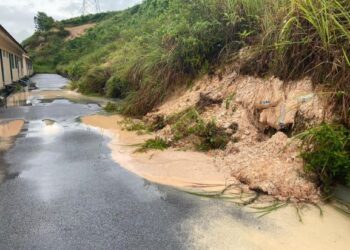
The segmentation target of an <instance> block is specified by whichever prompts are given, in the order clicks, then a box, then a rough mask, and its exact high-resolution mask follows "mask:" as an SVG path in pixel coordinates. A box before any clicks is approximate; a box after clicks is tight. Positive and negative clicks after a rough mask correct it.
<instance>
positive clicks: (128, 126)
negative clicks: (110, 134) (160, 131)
mask: <svg viewBox="0 0 350 250" xmlns="http://www.w3.org/2000/svg"><path fill="white" fill-rule="evenodd" d="M120 124H121V125H122V127H123V129H125V130H127V131H136V132H137V133H138V134H148V133H150V132H152V131H153V130H152V127H151V126H149V125H148V124H146V123H144V122H143V121H141V120H136V119H132V118H125V119H124V120H123V121H121V122H120Z"/></svg>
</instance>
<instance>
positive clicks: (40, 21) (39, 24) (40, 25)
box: [34, 11, 55, 31]
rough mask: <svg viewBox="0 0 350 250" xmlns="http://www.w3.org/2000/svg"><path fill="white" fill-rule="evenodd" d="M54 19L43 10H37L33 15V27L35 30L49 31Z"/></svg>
mask: <svg viewBox="0 0 350 250" xmlns="http://www.w3.org/2000/svg"><path fill="white" fill-rule="evenodd" d="M54 23H55V20H54V19H53V18H52V17H49V16H48V15H46V13H44V12H40V11H39V12H38V13H37V14H36V16H35V17H34V24H35V29H36V30H37V31H49V30H50V29H51V28H53V26H54Z"/></svg>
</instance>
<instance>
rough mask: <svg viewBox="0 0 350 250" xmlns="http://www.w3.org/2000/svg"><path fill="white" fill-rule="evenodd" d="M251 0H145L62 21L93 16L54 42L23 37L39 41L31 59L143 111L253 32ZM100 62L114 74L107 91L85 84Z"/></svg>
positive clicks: (255, 0)
mask: <svg viewBox="0 0 350 250" xmlns="http://www.w3.org/2000/svg"><path fill="white" fill-rule="evenodd" d="M251 1H252V3H250V1H247V0H209V1H203V0H194V1H183V0H146V1H144V2H143V3H142V4H140V5H137V6H135V7H133V8H130V9H128V10H125V11H121V12H115V13H108V14H106V15H99V16H89V17H79V18H74V19H70V20H66V21H62V22H61V24H63V25H65V26H67V25H69V26H72V25H81V24H84V23H89V22H97V25H96V26H95V27H94V28H92V29H91V30H89V31H88V32H87V33H86V34H85V35H84V36H82V37H79V38H77V39H74V40H71V41H65V40H64V38H60V39H56V41H57V45H56V41H53V38H54V37H53V36H50V37H49V38H50V43H49V44H48V45H47V46H42V45H40V44H42V43H40V42H38V40H40V36H39V35H38V34H35V35H34V38H36V39H29V41H27V42H26V43H27V44H28V46H29V47H32V48H38V47H40V50H39V51H37V50H34V49H33V50H32V53H33V55H34V61H35V63H37V62H38V63H42V62H44V61H46V60H47V62H48V63H49V64H50V65H52V64H53V65H55V67H57V69H58V71H59V72H61V73H64V74H66V75H68V76H69V77H71V78H72V79H73V80H76V81H79V83H80V84H79V86H80V88H79V89H81V90H83V91H84V90H86V89H87V90H88V92H90V91H92V90H94V91H95V90H96V91H97V93H98V94H107V95H108V96H112V97H119V96H120V97H126V98H125V105H124V113H127V114H132V115H142V114H145V113H147V112H148V111H150V110H151V109H152V108H153V107H154V106H155V105H157V104H158V103H159V102H160V101H162V100H163V99H164V98H165V97H166V96H167V95H168V94H169V93H170V92H171V91H173V89H174V88H176V86H178V85H186V84H189V83H190V82H191V81H192V80H193V79H194V78H195V77H196V76H197V75H198V74H199V73H200V72H203V70H205V69H208V68H210V67H209V66H210V65H212V64H216V63H219V62H220V60H221V58H223V57H225V56H226V55H228V52H229V51H236V50H238V49H239V48H241V47H242V46H244V45H245V44H246V43H247V42H249V38H250V37H252V36H253V35H254V34H255V29H254V27H255V25H256V20H257V19H256V17H255V11H256V10H257V9H258V8H256V4H257V3H258V2H259V1H260V2H261V1H262V0H251ZM34 44H35V46H34ZM58 44H59V45H58ZM106 64H108V65H109V66H110V67H111V69H112V71H111V77H112V76H113V77H114V78H113V79H111V80H110V82H109V84H107V91H105V90H97V89H96V88H91V79H92V77H93V75H94V74H91V72H92V71H93V69H94V68H96V67H101V66H105V65H106ZM86 74H89V75H90V76H91V77H86V76H85V75H86ZM98 77H99V76H98ZM108 79H110V78H108ZM108 79H107V80H108ZM97 80H98V82H99V80H100V79H97ZM107 80H106V81H107ZM84 85H88V86H86V87H85V86H84ZM99 86H100V87H105V86H103V84H102V83H101V84H99ZM125 86H127V88H125Z"/></svg>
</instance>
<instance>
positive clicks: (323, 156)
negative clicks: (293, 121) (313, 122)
mask: <svg viewBox="0 0 350 250" xmlns="http://www.w3.org/2000/svg"><path fill="white" fill-rule="evenodd" d="M298 138H300V139H302V140H303V145H302V152H301V157H302V158H303V159H304V161H305V163H306V164H305V170H306V171H308V172H312V173H314V174H316V176H317V178H318V180H319V182H320V185H321V187H322V189H323V191H324V192H325V193H326V194H329V193H330V192H331V191H332V187H333V185H334V184H335V183H337V182H340V183H343V184H347V185H349V186H350V131H349V130H347V129H345V128H344V127H343V126H341V125H329V124H323V125H321V126H319V127H315V128H312V129H310V130H307V131H305V132H304V133H301V134H300V135H298Z"/></svg>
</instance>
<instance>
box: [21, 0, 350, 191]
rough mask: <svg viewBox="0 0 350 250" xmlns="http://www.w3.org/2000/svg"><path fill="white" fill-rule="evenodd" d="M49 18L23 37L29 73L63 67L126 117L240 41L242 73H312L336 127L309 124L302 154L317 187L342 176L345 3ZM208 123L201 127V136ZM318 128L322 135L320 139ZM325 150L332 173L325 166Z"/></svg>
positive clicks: (267, 2)
mask: <svg viewBox="0 0 350 250" xmlns="http://www.w3.org/2000/svg"><path fill="white" fill-rule="evenodd" d="M92 22H95V23H97V25H96V26H95V27H94V28H93V29H91V30H89V31H88V32H87V33H86V34H85V35H84V36H82V37H80V38H77V39H74V40H71V41H65V38H66V36H67V35H68V34H67V31H66V30H65V29H64V27H65V26H74V25H80V24H84V23H92ZM54 25H55V27H56V29H50V30H46V31H38V32H36V33H35V34H34V35H33V36H32V37H31V38H29V39H28V40H26V41H25V42H24V45H25V46H26V47H27V48H28V49H29V51H31V54H32V56H33V58H34V61H35V70H36V71H37V72H41V71H58V72H60V73H62V74H65V75H67V76H69V77H70V78H71V79H72V80H73V81H74V87H76V88H78V89H79V90H80V91H81V92H83V93H85V94H98V95H105V96H108V97H112V98H122V99H123V100H124V101H123V106H122V108H121V111H122V112H124V113H126V114H131V115H143V114H145V113H146V112H148V111H150V110H151V109H152V108H153V107H154V106H155V105H156V104H158V103H159V102H161V101H162V100H163V99H164V97H166V96H167V95H168V94H169V93H171V92H172V91H173V90H174V89H175V88H176V87H177V86H179V85H188V84H190V83H191V82H192V81H193V80H194V79H195V78H196V77H198V76H199V75H200V74H203V73H208V72H209V73H210V72H211V71H213V70H214V68H215V67H217V66H218V65H219V64H222V63H227V62H230V60H242V58H241V57H242V53H241V54H240V57H238V56H237V52H238V51H239V50H240V49H241V48H243V47H246V48H248V49H247V50H246V51H245V52H246V53H244V54H243V55H246V58H243V60H242V62H241V64H240V65H241V69H240V70H241V72H242V73H247V74H258V75H262V76H265V75H269V74H274V75H277V76H279V77H281V78H282V79H297V78H301V77H304V76H310V77H312V79H313V80H314V83H315V84H324V86H325V88H326V89H327V91H326V93H327V94H328V95H330V96H331V97H332V98H333V100H334V103H336V104H337V105H335V107H336V110H335V112H338V114H339V119H338V120H337V122H339V123H341V124H343V127H342V128H341V130H339V129H338V127H332V126H331V127H323V129H316V130H312V131H309V132H310V133H309V134H308V136H306V135H305V137H304V139H305V140H306V141H308V144H309V147H306V148H305V149H304V153H303V155H302V156H303V158H304V160H305V161H306V163H307V168H308V169H310V170H312V171H313V172H315V173H316V174H318V175H319V180H320V181H322V182H323V185H324V186H325V187H326V186H327V188H328V187H329V186H330V185H331V184H332V183H333V182H334V180H335V179H339V178H338V177H339V175H342V176H349V171H350V169H349V168H348V167H347V166H348V163H349V161H348V153H349V147H348V143H347V139H344V138H345V137H346V138H347V134H348V130H347V127H349V125H350V123H349V120H350V119H349V114H350V112H349V110H350V109H349V107H350V97H349V93H350V91H349V86H350V85H349V81H350V69H349V67H350V1H348V0H332V1H330V0H191V1H187V0H145V1H144V2H143V3H142V4H140V5H137V6H135V7H132V8H130V9H128V10H125V11H121V12H112V13H106V14H98V15H92V16H87V17H79V18H74V19H70V20H66V21H62V22H56V23H55V24H54ZM109 108H113V105H110V107H109ZM214 130H216V128H215V126H213V124H208V125H207V132H208V133H207V134H208V135H210V134H211V133H212V131H214ZM343 130H344V131H346V132H344V131H343ZM180 132H181V131H180ZM180 132H179V133H180ZM185 132H188V130H186V131H185ZM215 133H216V132H215ZM216 134H217V133H216ZM325 134H326V135H327V136H331V139H330V140H323V139H322V138H323V137H322V136H324V135H325ZM219 135H220V133H219ZM345 135H346V136H345ZM206 136H207V135H206V134H203V135H202V137H204V138H205V137H206ZM209 137H210V136H209ZM327 138H328V137H327ZM224 139H225V138H224V137H222V136H221V135H220V136H219V138H218V140H224ZM333 139H334V140H333ZM345 141H346V142H345ZM210 143H211V141H209V144H210ZM224 143H226V141H224ZM338 143H340V144H338ZM221 144H222V142H220V143H218V145H221ZM209 146H211V147H212V146H213V145H209ZM214 146H215V145H214ZM325 150H328V151H327V152H326V151H325ZM329 150H331V151H332V152H331V154H328V153H330V152H329ZM333 153H334V155H332V154H333ZM338 154H340V156H339V158H338ZM319 156H324V157H319ZM333 157H336V158H337V160H339V162H337V161H336V162H337V164H336V165H337V168H339V169H340V171H339V172H338V170H337V171H335V170H334V169H332V167H334V164H330V163H329V162H330V161H333ZM344 183H345V182H344Z"/></svg>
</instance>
